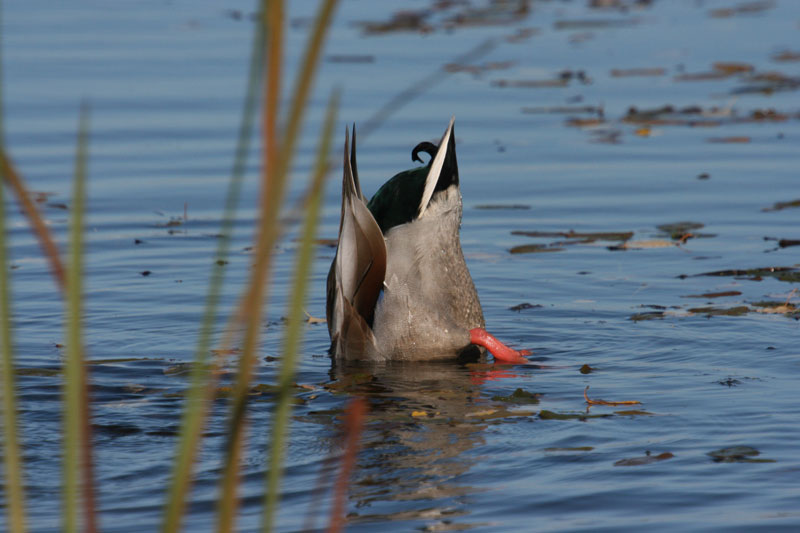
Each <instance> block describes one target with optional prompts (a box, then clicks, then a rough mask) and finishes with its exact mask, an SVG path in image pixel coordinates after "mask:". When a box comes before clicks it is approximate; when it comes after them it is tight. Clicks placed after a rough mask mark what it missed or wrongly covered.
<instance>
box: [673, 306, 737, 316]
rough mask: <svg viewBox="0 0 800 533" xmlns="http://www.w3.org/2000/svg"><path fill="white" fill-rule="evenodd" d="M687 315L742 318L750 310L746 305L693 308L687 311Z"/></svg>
mask: <svg viewBox="0 0 800 533" xmlns="http://www.w3.org/2000/svg"><path fill="white" fill-rule="evenodd" d="M688 311H689V313H692V314H695V315H706V316H708V317H710V316H742V315H745V314H747V313H748V312H750V308H749V307H747V306H746V305H739V306H736V307H693V308H691V309H689V310H688Z"/></svg>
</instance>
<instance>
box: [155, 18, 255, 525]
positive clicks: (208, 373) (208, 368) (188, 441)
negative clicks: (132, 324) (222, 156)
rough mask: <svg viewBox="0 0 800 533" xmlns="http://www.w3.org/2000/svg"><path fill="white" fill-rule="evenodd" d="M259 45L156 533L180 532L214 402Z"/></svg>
mask: <svg viewBox="0 0 800 533" xmlns="http://www.w3.org/2000/svg"><path fill="white" fill-rule="evenodd" d="M263 40H264V36H263V31H262V28H261V27H260V26H258V27H257V28H256V31H255V35H254V37H253V49H252V51H251V54H250V67H249V72H248V77H247V80H248V81H247V89H246V93H245V97H244V104H243V109H242V120H241V123H240V125H239V134H238V139H237V142H236V152H235V156H234V161H233V168H232V169H231V179H230V182H229V184H228V191H227V193H226V199H225V209H224V212H223V215H222V227H221V230H220V234H221V237H220V239H219V241H218V243H217V250H216V254H215V257H214V264H213V265H212V267H211V268H212V271H211V279H210V281H209V288H208V295H207V297H206V306H205V311H204V314H203V322H202V326H201V329H200V335H199V338H198V342H197V348H196V351H195V359H194V365H193V366H192V373H191V377H190V383H191V384H190V386H189V390H188V391H187V393H186V404H185V406H184V411H183V418H182V421H181V431H180V434H179V437H178V443H177V446H176V450H175V459H174V462H173V469H172V481H171V483H170V487H169V489H168V490H169V492H168V494H167V501H166V505H165V508H164V521H163V523H162V527H161V531H162V532H164V533H172V532H177V531H179V530H180V528H181V522H182V519H183V513H184V510H185V505H186V499H187V494H188V492H189V489H190V487H191V481H192V469H193V466H194V461H195V457H196V455H197V449H198V447H199V445H200V441H201V437H202V431H203V427H204V425H205V420H206V417H207V416H208V411H209V408H210V405H211V402H212V401H213V398H211V397H209V394H208V391H209V389H213V384H214V383H215V381H216V380H215V378H214V369H215V367H216V365H215V363H214V362H209V360H208V354H209V351H210V348H211V339H212V336H213V330H214V324H215V322H216V318H217V306H218V304H219V298H220V294H221V292H222V283H223V281H224V274H225V269H224V268H223V266H222V265H223V264H224V263H223V262H224V261H225V259H226V258H227V257H228V251H229V249H230V241H231V234H232V233H233V223H234V221H235V219H236V216H235V215H236V206H237V204H238V201H239V196H240V192H241V188H242V182H243V179H244V173H245V170H246V167H247V155H248V151H249V149H250V141H251V138H252V133H253V123H254V120H255V114H256V102H257V96H258V90H259V85H260V80H261V70H262V69H261V67H262V65H261V63H262V61H263V46H264V45H263Z"/></svg>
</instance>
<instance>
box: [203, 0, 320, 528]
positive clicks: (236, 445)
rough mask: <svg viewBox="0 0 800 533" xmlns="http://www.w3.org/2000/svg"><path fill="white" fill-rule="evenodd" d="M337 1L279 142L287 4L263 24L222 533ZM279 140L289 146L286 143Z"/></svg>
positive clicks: (311, 52) (233, 501)
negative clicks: (256, 176) (246, 278)
mask: <svg viewBox="0 0 800 533" xmlns="http://www.w3.org/2000/svg"><path fill="white" fill-rule="evenodd" d="M335 3H336V0H326V1H324V2H323V4H322V6H321V8H320V11H319V14H318V16H317V20H316V22H315V25H314V28H313V30H312V32H311V36H310V41H309V44H308V46H307V47H306V51H305V54H304V60H303V67H302V68H301V70H300V72H299V73H298V76H299V77H298V80H297V82H296V84H295V85H296V87H297V88H298V92H297V93H295V95H294V100H293V102H292V107H291V110H290V113H289V117H290V120H289V123H288V125H287V130H286V134H285V135H284V136H283V138H282V139H279V137H278V134H277V127H276V125H277V123H278V121H277V117H278V115H279V112H278V108H279V99H280V87H281V61H282V55H283V54H282V52H283V12H284V10H283V3H282V2H281V1H280V0H272V1H270V2H269V5H268V7H269V9H263V10H262V15H263V23H264V24H265V26H266V28H267V41H268V42H267V54H268V56H267V57H268V62H267V68H266V76H267V77H266V80H265V84H264V85H265V89H264V104H263V107H262V117H263V118H262V120H263V126H262V132H263V145H264V147H263V149H262V179H261V191H262V192H261V201H260V207H261V211H260V224H259V228H258V229H257V235H258V237H257V242H256V246H255V256H256V257H255V264H254V266H253V269H252V275H251V279H250V283H249V287H248V290H247V291H246V293H245V295H244V296H243V306H242V307H243V313H242V316H244V317H246V318H247V322H246V324H245V331H244V339H243V343H242V355H241V357H240V358H239V367H238V372H237V378H236V383H235V384H234V387H233V397H232V400H231V414H230V422H229V427H230V429H229V431H228V441H227V445H226V458H225V463H224V466H223V474H222V480H221V486H220V501H219V505H218V509H219V517H218V525H217V527H218V530H219V531H224V532H227V531H232V530H233V529H234V527H235V514H236V510H237V507H238V498H237V494H236V492H237V487H238V484H239V464H240V462H241V459H242V454H243V452H242V443H243V441H244V438H245V427H246V416H245V414H246V413H245V410H246V406H247V396H248V390H249V387H250V376H251V374H252V368H253V365H254V363H255V358H256V355H255V354H256V350H257V349H258V344H259V333H260V328H261V315H262V311H263V306H264V304H265V303H266V300H267V296H268V289H267V281H268V280H269V274H270V270H271V266H272V249H273V247H274V245H275V243H276V242H277V239H278V235H279V234H280V227H279V215H280V211H281V206H282V205H283V202H284V196H285V189H286V183H287V181H288V169H289V162H290V161H291V157H292V152H293V151H294V145H295V143H296V138H297V135H298V133H299V130H300V128H299V124H300V123H301V122H302V117H303V115H304V112H305V108H306V102H307V98H308V92H309V90H310V87H311V83H312V80H313V77H314V74H315V72H316V66H317V64H318V60H319V55H320V53H321V49H322V43H323V42H324V37H325V34H326V32H327V29H328V28H329V27H330V22H331V16H332V13H333V6H334V5H335ZM279 140H282V141H283V142H282V143H280V142H279Z"/></svg>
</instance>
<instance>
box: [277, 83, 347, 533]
mask: <svg viewBox="0 0 800 533" xmlns="http://www.w3.org/2000/svg"><path fill="white" fill-rule="evenodd" d="M338 108H339V92H338V91H335V92H334V93H333V95H332V96H331V99H330V102H329V103H328V111H327V113H326V115H325V125H324V127H323V133H322V138H321V140H320V143H319V149H318V150H317V160H316V164H315V167H314V177H313V179H312V182H311V185H310V187H309V195H308V204H307V206H306V219H305V223H304V225H303V230H302V236H301V241H300V248H299V250H298V251H297V263H296V266H295V270H294V272H295V278H294V284H293V286H292V292H291V302H290V303H289V310H288V313H287V316H288V317H289V324H288V326H287V328H286V334H285V335H286V337H285V339H284V343H283V353H282V356H283V357H282V359H281V369H280V374H279V376H278V389H277V398H276V399H277V402H276V405H275V414H274V418H273V421H272V432H271V433H270V456H269V470H268V471H267V486H266V494H265V501H264V522H263V530H264V531H265V532H268V531H272V527H273V524H274V523H275V512H276V510H277V507H278V501H279V499H280V481H281V477H282V474H283V458H284V453H283V452H284V450H283V447H284V441H285V440H286V436H287V434H288V432H289V415H290V414H291V409H292V395H291V391H292V383H293V381H294V376H295V369H296V367H297V354H298V353H299V351H300V346H301V342H302V337H303V323H304V320H303V308H304V302H305V296H306V287H307V286H308V278H309V275H310V273H311V264H312V262H313V259H314V246H315V242H314V240H315V235H316V230H317V224H318V221H319V214H320V211H321V208H322V199H323V197H324V192H325V176H326V175H327V170H328V155H329V154H330V151H331V142H332V139H333V127H334V125H335V123H336V111H337V109H338Z"/></svg>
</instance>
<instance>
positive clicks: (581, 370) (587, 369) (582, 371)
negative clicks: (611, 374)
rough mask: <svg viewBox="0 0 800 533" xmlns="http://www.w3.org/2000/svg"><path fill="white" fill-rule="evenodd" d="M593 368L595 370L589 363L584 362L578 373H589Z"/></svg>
mask: <svg viewBox="0 0 800 533" xmlns="http://www.w3.org/2000/svg"><path fill="white" fill-rule="evenodd" d="M595 370H596V369H595V368H592V367H590V366H589V365H586V364H584V365H583V366H582V367H581V369H580V373H581V374H591V373H592V372H594V371H595Z"/></svg>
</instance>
